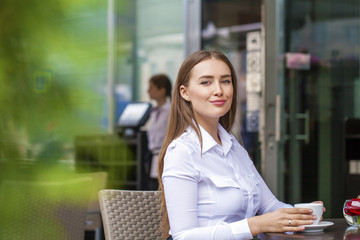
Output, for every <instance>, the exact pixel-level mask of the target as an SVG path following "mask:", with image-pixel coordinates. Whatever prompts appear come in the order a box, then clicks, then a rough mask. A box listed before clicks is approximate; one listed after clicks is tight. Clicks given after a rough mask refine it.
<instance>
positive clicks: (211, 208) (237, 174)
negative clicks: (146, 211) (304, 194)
mask: <svg viewBox="0 0 360 240" xmlns="http://www.w3.org/2000/svg"><path fill="white" fill-rule="evenodd" d="M236 89H237V81H236V76H235V72H234V69H233V66H232V65H231V63H230V62H229V60H228V59H227V58H226V56H225V55H224V54H222V53H221V52H219V51H205V50H202V51H198V52H195V53H193V54H192V55H190V56H189V57H188V58H187V59H186V60H185V61H184V63H183V64H182V66H181V68H180V70H179V73H178V76H177V80H176V83H175V87H174V92H173V98H172V103H171V110H170V117H169V123H168V128H167V133H166V137H165V140H164V143H163V146H162V148H161V151H160V154H159V170H158V171H159V183H160V189H161V190H162V227H163V231H164V236H166V235H167V234H168V233H170V234H171V235H172V238H173V239H174V240H177V239H184V240H185V239H196V240H200V239H206V240H209V239H216V240H221V239H252V237H253V236H255V235H257V234H259V233H263V232H288V231H302V230H304V229H305V228H304V227H303V226H300V225H307V224H312V223H313V220H314V219H315V218H316V216H314V215H312V214H311V211H310V210H309V209H304V208H301V209H297V208H293V207H292V206H291V205H288V204H285V203H282V202H280V201H279V200H277V199H276V198H275V196H274V195H273V194H272V193H271V191H270V190H269V188H268V187H267V186H266V184H265V183H264V181H263V179H262V178H261V176H260V175H259V173H258V172H257V170H256V169H255V167H254V165H253V163H252V161H251V160H250V158H249V156H248V154H247V152H246V150H245V149H244V148H243V147H242V146H241V145H240V144H239V143H238V142H237V141H236V139H235V138H234V137H233V136H232V135H230V134H229V131H230V129H231V127H232V125H233V122H234V117H235V111H236V106H235V105H236V94H237V93H236ZM169 231H170V232H169Z"/></svg>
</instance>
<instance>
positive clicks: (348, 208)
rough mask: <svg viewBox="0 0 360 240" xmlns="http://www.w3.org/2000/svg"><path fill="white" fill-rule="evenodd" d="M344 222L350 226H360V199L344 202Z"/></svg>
mask: <svg viewBox="0 0 360 240" xmlns="http://www.w3.org/2000/svg"><path fill="white" fill-rule="evenodd" d="M343 213H344V217H345V220H346V222H347V223H348V224H349V225H352V226H360V199H349V200H346V201H345V203H344V207H343Z"/></svg>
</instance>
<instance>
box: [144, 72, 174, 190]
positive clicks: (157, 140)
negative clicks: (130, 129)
mask: <svg viewBox="0 0 360 240" xmlns="http://www.w3.org/2000/svg"><path fill="white" fill-rule="evenodd" d="M148 94H149V97H150V99H151V100H154V101H155V102H156V107H154V108H153V109H152V111H151V113H150V117H149V123H148V126H147V137H148V149H149V151H150V152H151V154H152V157H151V167H150V181H149V189H150V190H156V189H158V186H157V185H158V183H157V177H158V176H157V168H158V161H157V160H158V154H159V151H160V148H161V145H162V143H163V141H164V137H165V134H166V125H167V122H168V119H169V112H170V101H169V100H170V97H171V82H170V79H169V78H168V76H167V75H165V74H158V75H154V76H152V77H151V78H150V80H149V88H148Z"/></svg>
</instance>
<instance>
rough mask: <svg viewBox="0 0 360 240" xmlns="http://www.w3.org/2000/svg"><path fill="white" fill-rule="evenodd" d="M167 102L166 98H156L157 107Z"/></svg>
mask: <svg viewBox="0 0 360 240" xmlns="http://www.w3.org/2000/svg"><path fill="white" fill-rule="evenodd" d="M165 103H166V98H160V99H157V100H156V104H157V107H161V106H162V105H164V104H165Z"/></svg>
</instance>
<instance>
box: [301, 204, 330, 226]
mask: <svg viewBox="0 0 360 240" xmlns="http://www.w3.org/2000/svg"><path fill="white" fill-rule="evenodd" d="M294 207H296V208H310V209H312V210H313V212H312V214H313V215H316V220H314V223H313V224H311V225H318V224H319V221H320V219H321V217H322V215H323V211H324V207H323V204H322V203H297V204H295V205H294Z"/></svg>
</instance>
